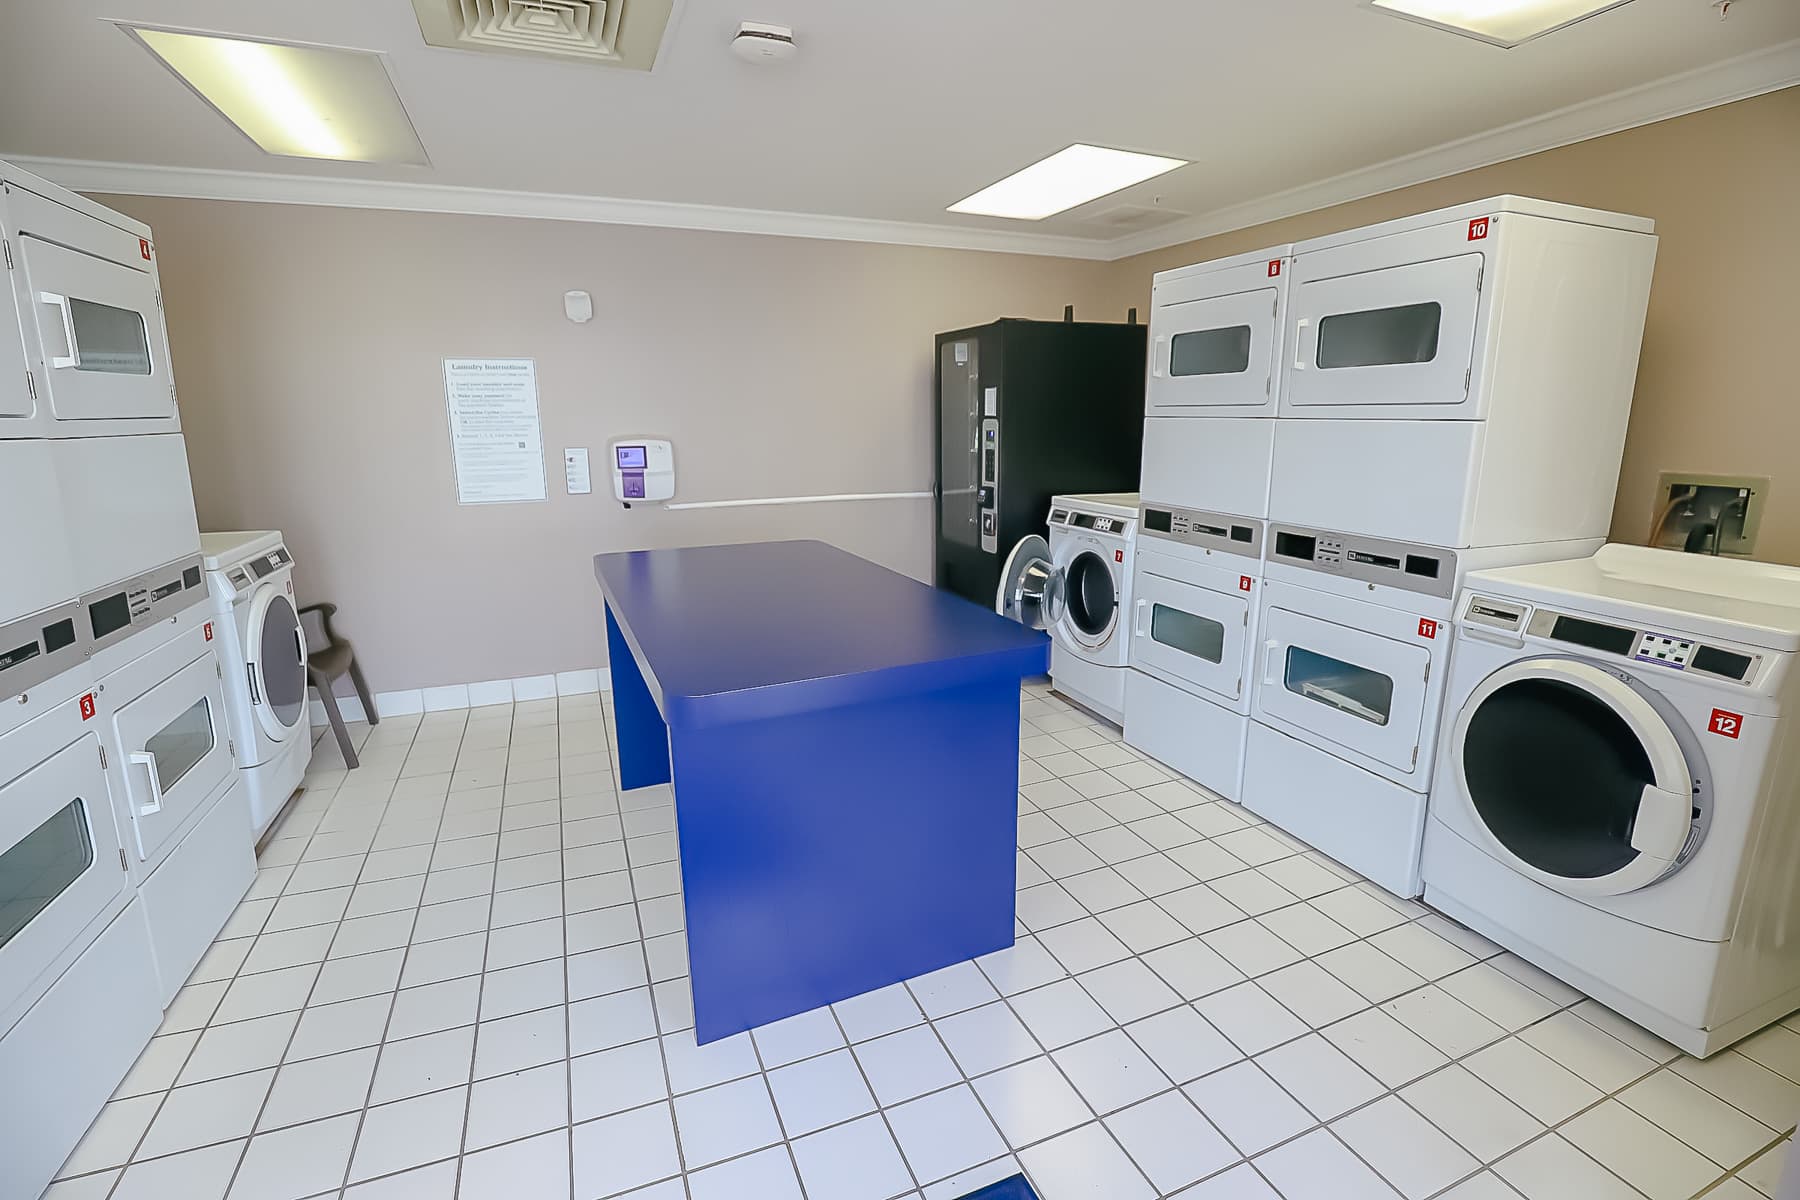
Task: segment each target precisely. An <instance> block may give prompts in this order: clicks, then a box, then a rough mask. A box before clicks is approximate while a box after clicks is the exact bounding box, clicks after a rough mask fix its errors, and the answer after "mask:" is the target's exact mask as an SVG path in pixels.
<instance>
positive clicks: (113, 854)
mask: <svg viewBox="0 0 1800 1200" xmlns="http://www.w3.org/2000/svg"><path fill="white" fill-rule="evenodd" d="M0 183H3V188H4V190H3V194H0V235H3V237H4V247H5V263H6V266H7V269H8V270H7V274H8V278H7V284H8V286H7V287H6V288H4V289H0V493H3V495H0V501H3V502H4V505H5V510H4V511H5V512H6V513H7V516H6V518H5V519H4V521H0V549H3V550H4V552H5V553H6V556H7V557H6V563H7V571H6V572H5V574H4V579H3V581H0V604H3V605H4V607H3V608H0V628H3V629H4V632H5V639H4V642H3V643H0V706H3V712H4V715H3V716H0V979H4V980H5V983H4V984H0V1078H7V1079H30V1080H32V1081H33V1086H32V1087H31V1088H29V1089H27V1088H13V1089H10V1091H9V1093H8V1095H6V1096H5V1097H4V1098H3V1099H0V1106H3V1107H4V1114H3V1116H0V1129H3V1130H4V1131H5V1132H4V1134H3V1135H0V1139H3V1140H0V1193H4V1194H6V1195H36V1194H37V1193H38V1191H40V1190H41V1189H42V1188H43V1186H44V1184H45V1183H46V1182H48V1180H49V1178H50V1177H51V1174H52V1173H53V1172H54V1171H55V1169H56V1168H57V1167H58V1166H60V1165H61V1162H62V1159H63V1157H64V1156H65V1155H66V1154H67V1153H68V1151H69V1150H70V1149H72V1148H73V1147H74V1145H75V1144H76V1142H77V1141H78V1140H79V1139H80V1136H81V1134H82V1132H83V1131H84V1130H85V1129H86V1127H87V1124H88V1122H89V1121H90V1120H91V1119H92V1118H93V1116H94V1114H95V1113H96V1112H98V1111H99V1109H100V1107H101V1105H102V1104H103V1103H104V1102H105V1100H106V1098H107V1096H108V1095H110V1094H111V1092H112V1090H113V1088H114V1087H115V1086H116V1085H117V1084H118V1082H119V1080H120V1079H121V1078H122V1077H123V1076H124V1074H125V1072H126V1071H127V1070H128V1069H129V1068H130V1066H131V1063H132V1061H133V1059H134V1058H135V1057H136V1055H137V1053H138V1051H139V1050H140V1049H141V1048H142V1047H143V1045H144V1044H145V1043H146V1042H147V1041H148V1039H149V1037H150V1035H151V1033H152V1032H153V1031H154V1029H155V1027H156V1025H157V1023H158V1021H159V1019H160V1012H161V1009H162V1007H163V1005H164V1004H166V1003H167V1002H168V1001H169V999H170V998H171V997H172V996H173V995H174V993H175V991H176V990H177V989H178V988H179V987H180V985H181V983H182V982H183V981H184V980H185V979H186V977H187V975H188V974H189V972H190V971H191V970H192V968H193V966H194V964H195V963H196V962H197V961H198V960H199V958H200V955H201V954H202V953H203V952H204V950H205V948H206V946H207V945H208V944H209V943H210V942H211V940H212V938H213V936H214V935H215V934H216V933H217V932H218V930H219V928H220V927H221V925H223V923H224V921H225V919H226V917H227V916H228V915H229V914H230V911H231V909H232V907H233V906H234V905H235V904H236V902H237V900H238V899H239V898H240V897H241V896H242V895H243V893H244V891H245V890H246V889H247V887H248V886H249V883H250V880H251V878H252V877H253V876H254V874H255V860H254V857H253V855H252V853H251V844H250V837H249V829H248V822H249V818H248V815H247V813H246V812H245V810H244V800H243V792H242V789H241V788H240V787H238V786H237V784H236V772H235V770H234V769H233V764H232V750H231V743H230V738H229V736H228V734H227V733H226V732H225V728H224V719H225V718H224V705H223V698H222V692H221V681H220V677H219V667H218V663H217V658H216V656H215V655H214V654H213V652H212V646H211V639H212V636H213V630H212V628H211V627H210V626H209V625H208V619H209V617H208V612H207V607H206V605H205V603H204V601H205V599H206V585H205V578H204V573H203V571H202V569H201V561H200V544H199V530H198V527H197V524H196V522H195V519H194V502H193V492H192V487H191V484H190V482H189V478H188V470H187V454H186V448H185V446H184V444H183V441H182V437H181V433H180V422H179V417H178V416H177V413H176V408H175V396H174V385H173V382H172V380H171V376H170V370H169V356H168V344H167V339H166V336H165V334H164V328H163V321H162V313H161V299H160V292H159V288H158V280H157V272H156V262H155V257H154V250H153V248H152V245H151V242H150V231H149V230H148V229H147V228H145V227H144V226H142V225H139V224H137V223H136V222H133V221H130V220H129V219H127V218H125V217H122V216H120V215H119V214H117V213H113V212H111V211H109V210H107V209H105V208H102V207H101V206H99V205H97V204H94V203H92V202H91V201H88V200H85V199H83V198H81V197H79V196H76V195H75V194H73V193H71V192H67V191H64V190H63V189H61V188H57V187H55V186H54V185H51V184H49V183H47V182H45V181H43V180H41V179H37V178H35V177H33V176H31V175H28V174H25V173H23V172H19V171H16V170H14V169H13V168H11V167H10V166H7V165H5V164H0ZM71 1045H75V1046H78V1047H79V1051H80V1052H79V1053H75V1054H71V1053H69V1052H68V1047H69V1046H71Z"/></svg>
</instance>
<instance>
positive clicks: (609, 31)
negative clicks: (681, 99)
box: [413, 0, 673, 71]
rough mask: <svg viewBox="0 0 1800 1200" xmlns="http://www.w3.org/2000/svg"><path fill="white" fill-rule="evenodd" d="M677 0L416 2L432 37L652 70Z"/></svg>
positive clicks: (444, 42)
mask: <svg viewBox="0 0 1800 1200" xmlns="http://www.w3.org/2000/svg"><path fill="white" fill-rule="evenodd" d="M672 6H673V0H413V8H414V10H415V11H416V12H417V13H418V16H419V30H420V32H422V33H423V34H424V35H425V41H426V42H427V43H429V44H430V45H433V46H442V47H444V48H445V49H449V50H480V51H489V52H493V53H498V54H530V55H540V56H544V57H549V58H561V59H571V60H575V61H580V62H592V63H603V64H607V65H610V66H619V67H630V68H633V69H635V70H639V71H648V70H649V69H650V68H651V66H652V65H654V63H655V62H656V53H657V50H658V49H659V48H660V46H661V44H662V36H663V30H664V29H665V28H666V27H667V26H668V23H669V10H670V8H671V7H672Z"/></svg>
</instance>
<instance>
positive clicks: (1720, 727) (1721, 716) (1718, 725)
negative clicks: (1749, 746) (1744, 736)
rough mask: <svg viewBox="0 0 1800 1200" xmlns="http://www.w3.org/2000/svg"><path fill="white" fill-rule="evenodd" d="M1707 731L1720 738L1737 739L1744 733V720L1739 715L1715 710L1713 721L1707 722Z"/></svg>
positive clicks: (1713, 711)
mask: <svg viewBox="0 0 1800 1200" xmlns="http://www.w3.org/2000/svg"><path fill="white" fill-rule="evenodd" d="M1706 731H1707V732H1708V733H1716V734H1718V735H1719V736H1720V737H1728V738H1734V739H1735V738H1736V737H1737V736H1738V734H1740V733H1742V732H1744V718H1743V716H1742V715H1741V714H1739V713H1734V712H1726V711H1725V710H1724V709H1722V708H1715V709H1713V710H1712V720H1711V721H1709V722H1707V725H1706Z"/></svg>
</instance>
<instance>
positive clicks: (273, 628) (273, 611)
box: [256, 594, 306, 729]
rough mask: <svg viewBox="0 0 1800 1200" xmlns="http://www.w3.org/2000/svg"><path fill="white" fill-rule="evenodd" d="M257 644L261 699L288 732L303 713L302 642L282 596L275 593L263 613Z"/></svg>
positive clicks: (296, 621)
mask: <svg viewBox="0 0 1800 1200" xmlns="http://www.w3.org/2000/svg"><path fill="white" fill-rule="evenodd" d="M260 645H261V649H260V650H259V651H258V654H257V661H256V665H257V670H258V673H259V674H260V675H261V676H262V679H261V683H262V694H263V700H264V702H266V703H267V704H268V706H269V711H270V712H271V713H272V714H274V717H275V719H276V721H278V722H280V724H281V727H282V728H283V729H291V728H293V725H294V722H296V721H298V720H299V719H300V714H301V713H303V712H305V711H306V652H305V645H306V643H305V642H304V641H303V640H302V634H301V632H300V618H299V617H298V616H297V615H295V613H294V606H293V605H292V604H290V603H288V598H287V597H286V596H283V595H280V594H277V595H276V596H275V598H274V599H272V600H270V601H269V606H268V608H267V609H265V610H264V612H263V616H262V636H261V639H260Z"/></svg>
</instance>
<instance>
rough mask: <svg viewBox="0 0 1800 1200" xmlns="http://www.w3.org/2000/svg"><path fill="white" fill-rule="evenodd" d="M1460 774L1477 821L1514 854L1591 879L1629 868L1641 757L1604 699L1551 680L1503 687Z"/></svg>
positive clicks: (1474, 729) (1646, 773)
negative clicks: (1478, 817)
mask: <svg viewBox="0 0 1800 1200" xmlns="http://www.w3.org/2000/svg"><path fill="white" fill-rule="evenodd" d="M1462 767H1463V778H1464V781H1465V784H1466V786H1467V788H1468V794H1469V799H1470V801H1471V802H1472V803H1473V805H1474V807H1475V811H1476V813H1477V814H1478V815H1479V816H1480V818H1481V820H1482V822H1483V823H1484V824H1486V825H1487V827H1488V829H1489V830H1491V831H1492V832H1493V835H1494V836H1495V838H1497V839H1498V840H1499V841H1500V843H1501V845H1503V846H1505V847H1506V848H1507V849H1508V850H1509V851H1511V852H1512V853H1513V854H1515V855H1517V856H1518V857H1519V859H1521V860H1522V861H1524V862H1525V863H1528V864H1529V865H1531V866H1533V867H1536V868H1537V869H1538V870H1540V871H1544V872H1546V873H1548V874H1552V875H1560V876H1563V877H1564V878H1568V879H1596V878H1599V877H1601V876H1605V875H1610V874H1612V873H1614V872H1615V871H1618V870H1620V869H1622V868H1624V867H1625V866H1627V865H1629V864H1630V863H1631V861H1632V860H1633V859H1635V858H1636V857H1637V854H1638V852H1637V851H1636V850H1635V849H1633V848H1632V845H1631V835H1632V827H1633V825H1634V823H1635V821H1636V819H1637V813H1638V804H1639V801H1640V799H1641V798H1642V796H1643V792H1644V788H1645V787H1646V786H1648V785H1651V784H1653V783H1654V782H1655V772H1654V771H1653V770H1652V767H1651V763H1650V757H1649V755H1648V754H1647V753H1646V752H1645V750H1644V746H1643V743H1642V742H1641V741H1640V740H1639V738H1638V735H1637V734H1636V733H1635V732H1634V731H1633V730H1632V728H1631V726H1630V725H1629V724H1628V723H1627V722H1626V721H1625V719H1624V718H1623V717H1621V716H1620V715H1619V713H1618V712H1617V711H1615V710H1614V709H1613V707H1612V706H1611V705H1609V704H1607V703H1606V702H1605V701H1604V700H1602V699H1600V698H1599V697H1597V696H1595V695H1593V694H1592V693H1591V692H1588V691H1585V690H1584V689H1582V688H1579V687H1576V686H1573V685H1570V684H1568V683H1563V682H1560V681H1557V680H1550V679H1526V680H1520V681H1518V682H1515V683H1509V684H1506V685H1505V686H1504V687H1501V688H1499V689H1498V690H1496V691H1495V692H1494V693H1493V694H1492V695H1491V696H1489V697H1488V698H1487V699H1486V700H1485V701H1483V702H1482V704H1481V707H1480V708H1479V709H1477V710H1476V711H1475V713H1474V714H1473V716H1472V717H1471V718H1470V720H1469V725H1468V734H1467V737H1466V738H1465V739H1464V742H1463V762H1462Z"/></svg>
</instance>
